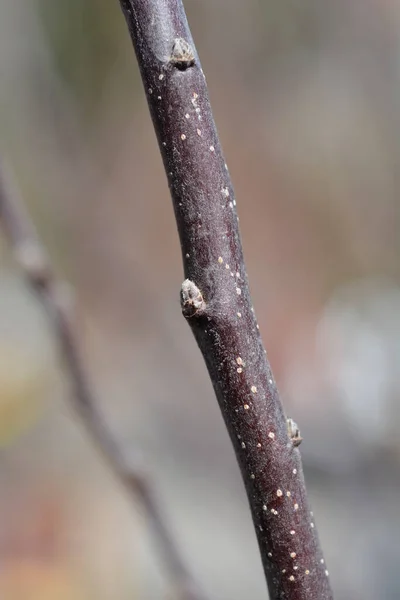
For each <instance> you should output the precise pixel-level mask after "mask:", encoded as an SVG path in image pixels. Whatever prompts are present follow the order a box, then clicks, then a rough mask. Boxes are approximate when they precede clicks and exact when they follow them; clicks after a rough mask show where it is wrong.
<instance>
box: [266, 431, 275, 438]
mask: <svg viewBox="0 0 400 600" xmlns="http://www.w3.org/2000/svg"><path fill="white" fill-rule="evenodd" d="M268 437H269V438H271V440H274V439H275V434H274V432H273V431H270V432H269V434H268Z"/></svg>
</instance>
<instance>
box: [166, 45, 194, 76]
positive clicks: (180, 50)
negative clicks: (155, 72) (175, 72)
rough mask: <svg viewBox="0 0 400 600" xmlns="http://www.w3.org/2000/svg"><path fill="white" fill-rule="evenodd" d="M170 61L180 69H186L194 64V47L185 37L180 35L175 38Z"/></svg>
mask: <svg viewBox="0 0 400 600" xmlns="http://www.w3.org/2000/svg"><path fill="white" fill-rule="evenodd" d="M169 62H170V63H171V64H172V65H173V66H174V67H176V68H177V69H179V70H180V71H186V69H188V68H189V67H192V66H193V65H194V62H195V56H194V52H193V48H192V46H191V45H190V44H189V43H188V42H187V41H186V40H185V39H184V38H180V37H179V38H176V39H175V40H174V45H173V46H172V52H171V56H170V59H169Z"/></svg>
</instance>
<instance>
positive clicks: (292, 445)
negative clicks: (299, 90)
mask: <svg viewBox="0 0 400 600" xmlns="http://www.w3.org/2000/svg"><path fill="white" fill-rule="evenodd" d="M120 4H121V7H122V10H123V12H124V15H125V19H126V21H127V24H128V28H129V32H130V35H131V38H132V42H133V45H134V48H135V51H136V57H137V60H138V63H139V67H140V71H141V75H142V79H143V84H144V88H145V92H146V96H147V101H148V104H149V108H150V112H151V116H152V119H153V124H154V128H155V131H156V135H157V138H158V143H159V147H160V151H161V155H162V158H163V161H164V167H165V170H166V174H167V178H168V182H169V187H170V191H171V195H172V201H173V205H174V210H175V216H176V221H177V226H178V231H179V236H180V241H181V248H182V257H183V263H184V271H185V277H186V279H185V282H184V283H183V285H182V289H181V303H182V310H183V314H184V316H185V317H186V319H187V321H188V323H189V325H190V327H191V329H192V331H193V333H194V335H195V338H196V340H197V343H198V345H199V347H200V350H201V351H202V354H203V357H204V360H205V362H206V365H207V368H208V371H209V374H210V378H211V380H212V383H213V386H214V390H215V393H216V396H217V399H218V402H219V405H220V408H221V411H222V414H223V417H224V419H225V423H226V426H227V429H228V431H229V434H230V437H231V440H232V443H233V446H234V449H235V452H236V456H237V460H238V463H239V466H240V469H241V472H242V477H243V480H244V484H245V487H246V490H247V495H248V500H249V504H250V508H251V512H252V517H253V522H254V526H255V530H256V533H257V538H258V543H259V547H260V552H261V557H262V562H263V565H264V571H265V575H266V579H267V583H268V588H269V592H270V597H271V600H278V599H279V600H332V598H333V595H332V591H331V588H330V584H329V579H328V571H327V570H326V566H325V562H324V558H323V555H322V552H321V549H320V545H319V541H318V536H317V531H316V528H315V525H314V518H313V515H312V513H311V512H310V508H309V504H308V500H307V493H306V488H305V483H304V478H303V470H302V464H301V458H300V452H299V450H298V447H297V446H298V444H299V443H300V436H299V434H298V432H296V431H295V432H294V434H293V432H292V434H288V423H287V420H286V417H285V414H284V411H283V408H282V404H281V402H280V399H279V395H278V391H277V388H276V385H275V382H274V379H273V376H272V373H271V368H270V365H269V363H268V360H267V358H266V354H265V350H264V347H263V344H262V340H261V337H260V334H259V331H258V325H257V321H256V317H255V314H254V310H253V307H252V303H251V299H250V294H249V288H248V281H247V273H246V268H245V265H244V261H243V252H242V246H241V241H240V235H239V227H238V217H237V213H236V208H235V207H236V201H235V196H234V190H233V187H232V183H231V180H230V177H229V173H228V170H227V167H226V164H225V160H224V157H223V154H222V150H221V145H220V142H219V139H218V135H217V131H216V127H215V124H214V120H213V115H212V111H211V106H210V102H209V98H208V91H207V85H206V81H205V78H204V74H203V71H202V69H201V65H200V61H199V57H198V54H197V51H196V49H195V46H194V43H193V39H192V36H191V33H190V30H189V26H188V23H187V19H186V15H185V12H184V8H183V5H182V2H181V0H120ZM219 43H221V42H220V41H219V40H218V39H216V40H215V49H214V51H215V52H219V51H220V50H221V48H219V47H218V44H219ZM227 59H228V57H227ZM221 77H223V74H221ZM289 423H290V422H289ZM291 429H293V426H292V424H291ZM295 429H297V428H296V427H295Z"/></svg>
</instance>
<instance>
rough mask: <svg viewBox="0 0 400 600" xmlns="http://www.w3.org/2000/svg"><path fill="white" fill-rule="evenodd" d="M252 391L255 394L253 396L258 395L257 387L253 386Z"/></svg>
mask: <svg viewBox="0 0 400 600" xmlns="http://www.w3.org/2000/svg"><path fill="white" fill-rule="evenodd" d="M250 389H251V391H252V392H253V394H257V388H256V386H255V385H252V386H251V388H250Z"/></svg>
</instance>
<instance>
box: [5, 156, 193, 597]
mask: <svg viewBox="0 0 400 600" xmlns="http://www.w3.org/2000/svg"><path fill="white" fill-rule="evenodd" d="M0 224H1V225H2V227H3V229H4V232H5V234H6V237H7V239H8V241H9V243H10V246H11V247H12V249H13V252H14V255H15V257H16V259H17V262H18V263H19V265H20V267H21V269H22V272H23V274H24V276H25V278H26V280H27V281H28V283H29V285H30V286H31V287H32V289H33V290H34V291H35V292H36V294H37V295H38V297H39V299H40V300H41V302H42V303H43V306H44V308H45V310H46V312H47V314H48V316H49V318H50V319H51V322H52V324H53V326H54V333H55V337H56V338H57V340H58V343H59V345H60V349H61V352H62V354H63V357H64V362H65V368H66V371H67V374H68V377H69V380H70V383H71V386H72V388H73V393H72V394H71V396H70V398H71V401H72V403H73V405H74V409H75V411H76V412H77V413H78V415H79V416H80V418H81V420H82V422H83V424H84V425H85V427H86V429H87V430H88V432H89V433H90V434H91V436H92V438H93V439H94V441H95V442H96V444H97V446H98V448H99V449H100V451H101V452H102V454H103V456H104V457H105V459H106V460H107V461H108V463H109V465H110V467H111V468H112V470H113V471H114V473H115V475H116V476H117V478H118V480H119V481H120V482H121V483H122V485H123V486H124V487H125V489H126V490H127V492H128V494H129V496H130V497H131V499H132V501H133V502H136V501H137V500H139V501H141V503H142V505H143V508H144V510H145V513H146V517H147V519H148V522H149V525H150V527H151V528H152V531H153V535H154V538H155V540H156V544H157V549H158V551H159V552H160V555H161V559H162V561H163V563H164V565H165V568H166V571H167V572H168V574H169V577H170V579H171V584H172V587H173V589H174V593H175V597H176V598H177V599H179V600H203V599H204V596H203V594H202V593H201V592H200V590H199V589H198V587H197V585H196V584H195V582H194V579H193V577H192V576H191V574H190V572H189V570H188V568H187V567H186V564H185V561H184V560H183V558H182V556H181V555H180V552H179V550H178V548H177V545H176V543H175V541H174V539H173V537H172V535H171V533H170V531H169V529H168V527H167V526H166V523H165V519H164V517H163V516H162V514H161V512H160V510H159V508H158V505H157V503H156V502H155V500H154V496H153V494H152V492H151V489H150V486H149V483H148V481H147V479H146V477H145V475H144V474H143V473H142V471H141V470H140V468H139V467H138V466H136V465H132V464H127V462H126V460H125V458H124V456H123V454H122V453H121V451H120V449H119V446H118V444H117V442H116V441H115V439H114V438H113V436H112V434H111V432H110V430H109V429H108V428H107V426H106V425H105V421H104V418H103V416H102V415H101V413H100V411H99V409H98V408H97V403H96V400H95V395H94V392H93V391H92V388H91V385H90V383H89V379H88V376H87V374H86V370H85V367H84V361H83V359H82V356H81V353H80V350H79V344H78V342H77V338H76V335H75V332H74V327H73V322H72V319H71V315H70V310H69V307H68V304H67V303H66V301H65V284H63V283H62V282H61V281H59V280H58V279H57V277H56V275H55V273H54V271H53V268H52V266H51V263H50V261H49V259H48V257H47V254H46V252H45V250H44V248H43V245H42V243H41V241H40V239H39V237H38V234H37V232H36V229H35V227H34V225H33V223H32V221H31V219H30V217H29V215H28V213H27V212H26V210H25V207H24V206H23V204H22V201H21V199H20V197H19V196H18V195H17V193H16V187H15V185H11V181H10V173H9V171H7V173H6V172H5V169H4V166H3V165H2V164H0Z"/></svg>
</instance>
